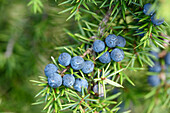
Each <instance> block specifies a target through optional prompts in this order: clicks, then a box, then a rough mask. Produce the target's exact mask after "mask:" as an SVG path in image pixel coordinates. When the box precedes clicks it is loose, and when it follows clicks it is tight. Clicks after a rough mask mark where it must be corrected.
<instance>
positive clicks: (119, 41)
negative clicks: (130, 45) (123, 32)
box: [116, 36, 126, 47]
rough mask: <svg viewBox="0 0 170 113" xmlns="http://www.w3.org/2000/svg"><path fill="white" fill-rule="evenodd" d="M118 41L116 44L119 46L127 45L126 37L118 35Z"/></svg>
mask: <svg viewBox="0 0 170 113" xmlns="http://www.w3.org/2000/svg"><path fill="white" fill-rule="evenodd" d="M117 38H118V41H117V42H116V45H117V46H119V47H125V45H126V40H125V38H123V37H121V36H117Z"/></svg>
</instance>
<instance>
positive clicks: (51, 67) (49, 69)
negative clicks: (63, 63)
mask: <svg viewBox="0 0 170 113" xmlns="http://www.w3.org/2000/svg"><path fill="white" fill-rule="evenodd" d="M57 70H58V68H57V66H55V65H54V64H48V65H46V67H45V69H44V73H45V75H46V76H47V77H48V76H49V75H51V74H53V73H56V72H57Z"/></svg>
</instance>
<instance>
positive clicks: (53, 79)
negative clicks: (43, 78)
mask: <svg viewBox="0 0 170 113" xmlns="http://www.w3.org/2000/svg"><path fill="white" fill-rule="evenodd" d="M48 84H49V85H50V86H51V87H52V88H56V87H59V86H61V84H62V78H61V76H60V75H59V74H58V73H52V74H50V75H49V76H48Z"/></svg>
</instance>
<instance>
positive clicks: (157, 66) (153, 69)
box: [149, 62, 161, 72]
mask: <svg viewBox="0 0 170 113" xmlns="http://www.w3.org/2000/svg"><path fill="white" fill-rule="evenodd" d="M149 71H150V72H160V71H161V65H160V63H159V62H154V66H153V67H151V66H149Z"/></svg>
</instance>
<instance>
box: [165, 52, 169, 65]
mask: <svg viewBox="0 0 170 113" xmlns="http://www.w3.org/2000/svg"><path fill="white" fill-rule="evenodd" d="M164 59H165V64H167V65H170V52H168V53H167V54H166V56H165V58H164Z"/></svg>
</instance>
